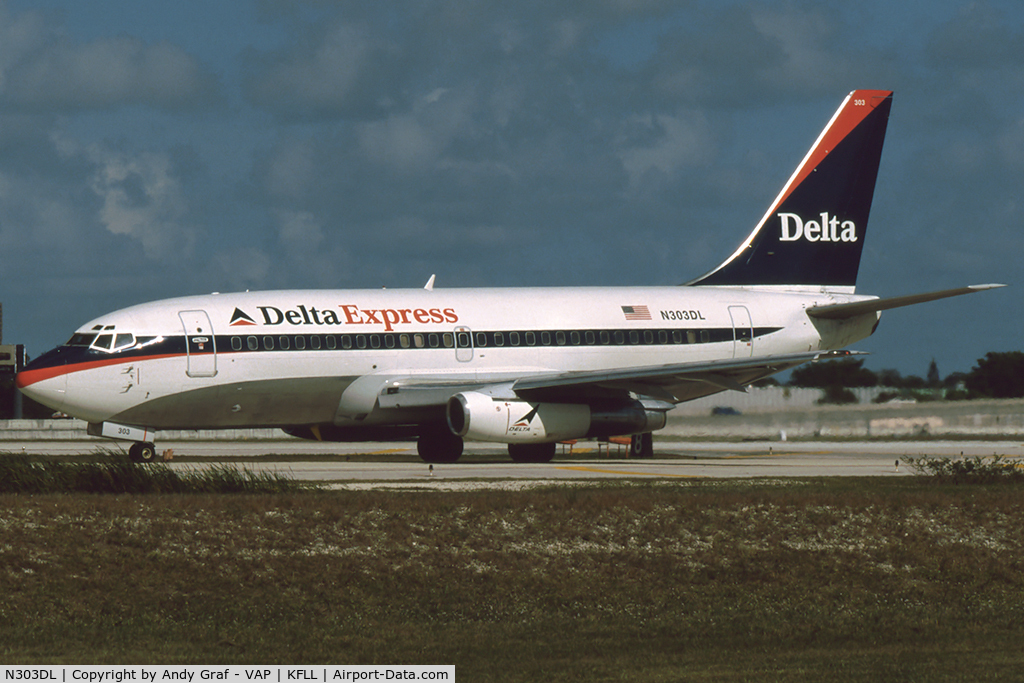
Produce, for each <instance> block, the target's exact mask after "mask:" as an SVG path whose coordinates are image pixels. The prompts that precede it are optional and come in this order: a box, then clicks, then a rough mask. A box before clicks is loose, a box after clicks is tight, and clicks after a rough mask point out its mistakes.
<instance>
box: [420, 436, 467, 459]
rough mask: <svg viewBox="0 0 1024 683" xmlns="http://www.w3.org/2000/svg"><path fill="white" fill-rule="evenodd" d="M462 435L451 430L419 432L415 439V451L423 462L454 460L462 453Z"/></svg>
mask: <svg viewBox="0 0 1024 683" xmlns="http://www.w3.org/2000/svg"><path fill="white" fill-rule="evenodd" d="M462 446H463V444H462V437H459V436H455V435H454V434H452V433H451V432H432V433H428V434H420V438H419V439H418V440H417V441H416V452H417V453H419V454H420V457H421V458H422V459H423V461H424V462H429V463H444V462H456V461H457V460H458V459H459V457H460V456H461V455H462Z"/></svg>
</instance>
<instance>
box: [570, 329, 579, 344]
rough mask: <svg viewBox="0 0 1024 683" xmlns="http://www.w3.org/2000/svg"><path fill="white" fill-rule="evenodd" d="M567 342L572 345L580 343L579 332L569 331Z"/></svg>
mask: <svg viewBox="0 0 1024 683" xmlns="http://www.w3.org/2000/svg"><path fill="white" fill-rule="evenodd" d="M569 342H570V343H571V344H572V345H573V346H579V345H580V333H579V332H570V333H569Z"/></svg>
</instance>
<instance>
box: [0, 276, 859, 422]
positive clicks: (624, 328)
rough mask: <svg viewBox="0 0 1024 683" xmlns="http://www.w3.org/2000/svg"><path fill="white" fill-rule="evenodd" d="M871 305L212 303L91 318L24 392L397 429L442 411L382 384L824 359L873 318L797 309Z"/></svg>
mask: <svg viewBox="0 0 1024 683" xmlns="http://www.w3.org/2000/svg"><path fill="white" fill-rule="evenodd" d="M837 296H839V298H837ZM865 298H866V297H856V296H845V295H842V296H840V295H835V294H828V293H819V294H812V293H793V292H776V291H758V290H756V289H744V288H730V287H657V288H655V287H652V288H635V287H630V288H574V289H568V288H526V289H447V290H445V289H438V290H426V289H415V290H408V289H407V290H338V291H320V290H296V291H276V292H275V291H269V292H245V293H236V294H212V295H207V296H194V297H185V298H179V299H168V300H164V301H158V302H154V303H148V304H142V305H139V306H133V307H131V308H126V309H123V310H120V311H116V312H114V313H110V314H108V315H104V316H102V317H100V318H97V319H96V320H93V321H91V322H89V323H87V324H86V325H84V326H83V327H81V328H80V329H79V330H78V332H77V333H76V335H75V337H74V338H73V339H72V340H71V342H69V344H70V345H65V346H63V347H60V348H59V349H56V350H55V351H53V352H50V354H58V353H60V352H63V353H64V354H65V356H66V361H64V362H65V364H64V365H62V364H61V362H60V361H59V359H58V360H57V361H56V362H51V363H49V367H48V368H46V369H43V370H32V371H31V372H28V373H23V374H24V375H26V377H25V378H24V379H22V378H19V384H21V385H22V386H23V390H24V391H26V393H28V394H29V395H30V396H32V397H33V398H35V399H36V400H39V401H40V402H42V403H44V404H47V405H50V406H52V407H53V408H54V409H56V410H62V411H64V412H66V413H68V414H69V415H72V416H75V417H79V418H82V419H84V420H87V421H89V422H93V423H99V422H111V423H116V424H125V425H133V426H139V427H145V428H149V429H172V428H182V429H200V428H228V427H246V426H286V425H310V424H322V423H330V424H334V425H348V424H351V425H373V424H380V425H386V424H400V423H408V422H415V421H418V420H421V419H427V418H428V417H431V416H432V415H433V413H431V411H436V406H408V407H405V408H403V407H402V406H389V407H387V408H385V407H382V406H381V405H380V404H379V403H378V399H379V395H380V388H381V386H382V383H383V382H385V381H394V380H396V379H401V380H403V381H408V382H416V381H422V380H429V379H434V380H439V381H445V382H451V383H452V384H453V386H454V385H457V384H459V383H460V382H463V383H474V384H480V383H484V382H489V383H500V382H502V381H508V380H511V379H515V378H521V377H524V376H525V377H530V376H541V375H544V374H545V373H565V372H576V371H594V370H615V369H622V368H647V367H654V366H662V365H669V364H677V363H683V362H700V361H716V360H723V359H731V358H744V357H751V356H753V357H766V356H777V355H783V354H789V353H798V352H809V351H819V350H821V351H825V350H830V349H835V348H839V347H842V346H845V345H847V344H849V343H852V342H853V341H856V340H858V339H862V338H864V337H866V336H868V335H870V334H871V332H872V331H873V327H874V326H875V324H876V323H877V320H878V315H877V314H876V313H871V314H868V315H864V316H860V317H857V318H854V319H851V320H845V321H823V320H813V319H811V318H809V317H808V316H807V315H806V313H805V310H806V309H807V308H809V307H812V306H817V305H824V304H829V303H838V302H845V301H856V300H861V299H865ZM107 335H109V336H107ZM378 380H379V381H378ZM719 390H720V389H719V388H713V387H709V386H707V385H701V386H699V387H695V389H694V396H693V397H696V396H698V395H706V394H709V393H714V392H715V391H719ZM682 400H686V399H685V398H684V399H682Z"/></svg>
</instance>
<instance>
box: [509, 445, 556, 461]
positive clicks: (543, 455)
mask: <svg viewBox="0 0 1024 683" xmlns="http://www.w3.org/2000/svg"><path fill="white" fill-rule="evenodd" d="M556 445H557V444H555V442H554V441H552V442H551V443H510V444H509V445H508V454H509V457H511V458H512V462H533V463H540V462H551V461H552V459H554V457H555V447H556Z"/></svg>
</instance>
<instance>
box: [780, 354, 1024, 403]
mask: <svg viewBox="0 0 1024 683" xmlns="http://www.w3.org/2000/svg"><path fill="white" fill-rule="evenodd" d="M789 386H794V387H811V388H819V389H824V390H825V391H826V397H829V396H832V397H833V398H836V399H839V398H841V397H843V396H845V394H844V390H846V391H845V393H846V394H849V395H850V396H852V393H850V392H849V391H848V390H849V389H852V388H857V387H884V388H886V389H888V390H889V391H885V392H882V393H881V394H880V399H881V400H883V401H884V400H889V399H891V398H896V397H898V396H906V397H913V398H915V399H917V400H922V399H924V400H928V399H932V400H935V399H946V400H964V399H973V398H1024V352H1022V351H1009V352H995V351H990V352H989V353H987V354H985V357H984V358H979V359H978V362H977V364H976V365H975V366H974V367H973V368H971V370H970V372H954V373H951V374H949V375H947V376H946V377H944V378H943V377H941V376H940V374H939V369H938V366H937V364H936V363H935V361H934V360H932V362H931V364H930V365H929V367H928V373H927V375H926V376H925V377H918V376H916V375H908V376H903V375H901V374H900V373H899V372H898V371H896V370H881V371H879V372H872V371H871V370H869V369H867V368H865V367H864V359H862V358H847V359H844V360H837V361H830V362H822V363H808V364H807V365H804V366H801V367H799V368H797V369H795V370H793V372H792V373H791V374H790V380H789ZM836 402H845V401H842V400H837V401H836Z"/></svg>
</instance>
